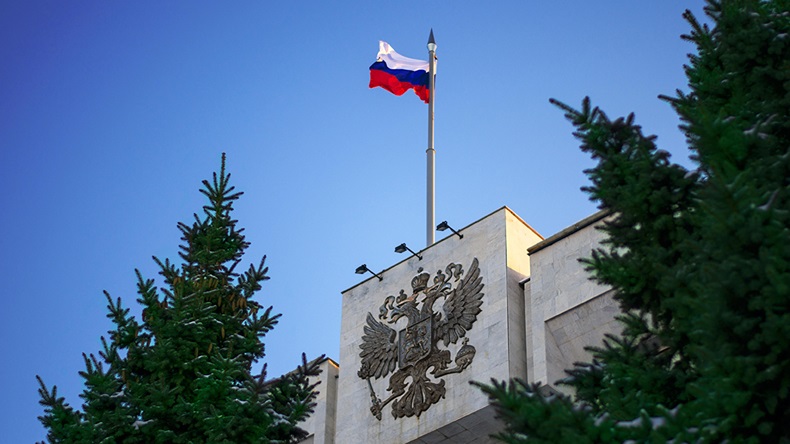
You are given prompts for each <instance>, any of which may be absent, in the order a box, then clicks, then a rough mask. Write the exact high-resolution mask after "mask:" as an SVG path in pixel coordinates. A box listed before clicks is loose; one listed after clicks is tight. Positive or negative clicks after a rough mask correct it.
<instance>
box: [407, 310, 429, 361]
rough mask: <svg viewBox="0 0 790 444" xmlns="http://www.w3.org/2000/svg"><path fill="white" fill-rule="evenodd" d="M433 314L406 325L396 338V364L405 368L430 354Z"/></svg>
mask: <svg viewBox="0 0 790 444" xmlns="http://www.w3.org/2000/svg"><path fill="white" fill-rule="evenodd" d="M432 321H433V316H430V315H429V316H427V317H425V318H424V319H423V320H421V321H419V322H415V323H414V324H412V325H408V326H406V328H404V329H403V330H401V331H400V335H399V338H398V366H399V367H400V368H405V367H406V366H408V365H412V364H415V363H416V362H418V361H419V360H421V359H423V358H425V357H427V356H428V355H430V354H431V339H432V338H433V331H432V326H433V322H432Z"/></svg>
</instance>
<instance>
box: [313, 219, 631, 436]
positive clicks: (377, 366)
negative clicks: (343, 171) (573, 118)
mask: <svg viewBox="0 0 790 444" xmlns="http://www.w3.org/2000/svg"><path fill="white" fill-rule="evenodd" d="M605 216H606V215H605V214H604V213H597V214H594V215H592V216H590V217H588V218H586V219H584V220H582V221H580V222H578V223H576V224H574V225H573V226H571V227H568V228H567V229H565V230H562V231H561V232H559V233H557V234H555V235H553V236H551V237H549V238H547V239H544V238H543V237H542V236H541V235H540V234H538V233H537V232H536V231H535V230H534V229H532V228H531V227H530V226H529V225H528V224H527V223H526V222H524V221H523V220H522V219H521V218H520V217H518V216H517V215H516V214H515V213H514V212H513V211H512V210H510V209H509V208H507V207H503V208H500V209H499V210H497V211H494V212H493V213H491V214H489V215H487V216H485V217H483V218H481V219H479V220H478V221H476V222H474V223H472V224H470V225H468V226H466V227H464V228H462V229H461V230H459V231H458V234H453V235H451V236H448V237H446V238H444V239H442V240H440V241H438V242H436V243H435V244H433V245H431V246H429V247H427V248H426V249H424V250H422V251H420V252H417V255H413V256H412V257H410V258H408V259H405V260H403V261H401V262H399V263H397V264H395V265H393V266H392V267H390V268H388V269H386V270H384V271H382V272H381V273H379V276H374V277H371V278H369V279H366V280H365V281H363V282H360V283H359V284H357V285H355V286H354V287H351V288H349V289H347V290H345V291H343V292H342V294H343V303H342V320H341V329H340V356H339V363H338V362H335V361H333V360H331V359H326V360H324V361H323V362H322V363H321V366H322V369H323V372H322V373H321V376H320V378H319V379H320V380H319V381H318V382H319V387H318V390H319V391H320V394H319V399H318V405H317V407H316V411H315V413H314V414H313V415H312V417H311V418H310V419H309V420H308V421H307V422H305V423H304V424H303V428H304V429H305V430H307V431H308V432H309V433H310V436H309V437H308V438H307V439H306V440H305V441H304V442H305V443H316V444H318V443H338V444H348V443H350V444H354V443H370V442H375V443H426V444H427V443H487V442H493V441H492V440H491V438H489V435H490V434H492V433H494V432H496V431H497V430H499V429H500V428H501V424H499V423H498V421H497V420H496V419H495V415H494V412H493V408H492V407H490V406H489V404H488V399H487V397H486V396H485V395H484V394H483V392H482V391H480V390H479V389H478V388H476V387H474V386H472V385H470V382H471V381H481V382H488V381H490V380H491V378H494V379H497V380H507V379H511V378H521V379H524V380H527V381H528V382H540V383H542V384H546V385H547V386H548V387H549V388H550V389H554V390H560V391H562V390H567V389H565V388H563V387H562V386H559V387H556V386H555V385H554V382H555V381H557V380H558V379H561V378H562V377H564V376H565V374H564V371H563V370H564V369H566V368H569V367H571V366H572V365H573V363H574V362H576V361H584V360H589V354H588V352H586V351H585V350H584V347H586V346H588V345H598V344H600V342H601V339H602V338H603V335H604V334H605V333H607V332H614V331H617V329H618V325H617V321H615V319H614V318H615V316H616V315H617V314H618V312H619V311H618V308H617V304H616V303H615V302H614V301H613V299H612V294H611V291H610V290H609V289H607V288H605V287H601V286H599V285H597V284H595V283H594V282H592V281H590V280H589V279H588V273H587V272H586V271H585V270H584V266H583V264H581V263H579V261H578V259H579V258H582V257H588V256H590V254H591V251H592V249H594V248H596V247H597V246H598V245H599V244H600V241H601V236H602V234H601V232H600V231H598V230H596V229H595V227H596V225H598V224H600V223H601V222H602V221H603V220H604V218H605Z"/></svg>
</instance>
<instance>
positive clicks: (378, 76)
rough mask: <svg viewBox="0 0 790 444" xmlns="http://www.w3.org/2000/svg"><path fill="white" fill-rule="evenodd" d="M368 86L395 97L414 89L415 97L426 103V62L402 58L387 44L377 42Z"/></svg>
mask: <svg viewBox="0 0 790 444" xmlns="http://www.w3.org/2000/svg"><path fill="white" fill-rule="evenodd" d="M368 86H369V87H371V88H375V87H377V86H380V87H382V88H384V89H386V90H387V91H389V92H391V93H392V94H395V95H396V96H402V95H403V93H405V92H406V91H408V90H410V89H414V92H415V93H416V94H417V96H419V97H420V99H422V101H423V102H425V103H428V96H429V95H430V91H429V89H428V62H426V61H423V60H416V59H410V58H408V57H403V56H402V55H400V54H398V53H397V52H395V50H394V49H392V46H390V45H389V44H388V43H387V42H383V41H379V53H378V56H377V57H376V63H374V64H372V65H370V84H369V85H368Z"/></svg>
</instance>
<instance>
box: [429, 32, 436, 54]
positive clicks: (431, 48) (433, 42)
mask: <svg viewBox="0 0 790 444" xmlns="http://www.w3.org/2000/svg"><path fill="white" fill-rule="evenodd" d="M428 51H436V40H434V38H433V28H431V35H430V36H429V37H428Z"/></svg>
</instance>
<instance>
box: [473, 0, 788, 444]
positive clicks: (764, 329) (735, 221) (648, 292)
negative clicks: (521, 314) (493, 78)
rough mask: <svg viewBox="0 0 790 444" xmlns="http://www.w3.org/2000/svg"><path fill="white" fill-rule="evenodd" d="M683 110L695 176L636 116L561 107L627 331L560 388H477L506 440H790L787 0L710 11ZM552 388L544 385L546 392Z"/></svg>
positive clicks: (596, 262)
mask: <svg viewBox="0 0 790 444" xmlns="http://www.w3.org/2000/svg"><path fill="white" fill-rule="evenodd" d="M705 13H706V14H707V16H708V17H709V18H710V20H711V22H712V26H711V27H708V26H705V25H702V24H700V23H699V22H698V21H697V20H696V19H695V18H694V16H693V15H692V14H691V13H690V12H688V11H687V12H686V13H685V18H686V19H687V20H688V22H689V24H690V25H691V32H690V33H689V34H688V35H685V36H683V38H684V39H687V40H689V41H691V42H693V43H694V44H695V45H696V47H697V53H696V54H695V55H690V63H689V65H688V66H686V74H687V77H688V81H689V84H688V86H689V92H687V93H684V92H681V91H677V94H676V95H675V96H673V97H662V98H663V99H664V100H667V101H668V102H669V103H670V104H671V106H672V107H673V108H674V109H675V110H676V111H677V113H678V114H679V116H680V118H681V120H682V125H681V130H682V131H683V132H684V133H685V135H686V137H687V142H688V145H689V149H690V151H691V155H692V160H693V162H695V164H696V169H695V170H692V171H688V170H686V169H685V168H683V167H682V166H680V165H677V164H674V163H672V162H670V160H669V155H668V153H667V152H665V151H663V150H660V149H658V147H657V146H656V140H655V137H653V136H646V135H644V134H643V133H642V130H641V128H640V127H639V126H638V125H636V124H635V123H634V117H633V115H631V116H628V117H627V118H619V119H610V118H608V117H607V116H606V114H604V113H603V112H602V111H601V110H600V109H598V108H595V107H592V106H591V105H590V102H589V100H588V99H585V100H584V102H583V104H582V107H581V109H579V110H576V109H573V108H571V107H569V106H567V105H564V104H562V103H559V102H556V101H555V102H554V103H556V104H557V105H558V106H559V107H560V108H562V109H563V110H564V111H565V113H566V116H567V117H568V119H569V120H570V121H571V122H572V123H573V125H574V126H575V128H576V133H575V134H576V135H577V137H578V138H579V139H580V140H581V143H582V145H581V148H582V150H583V151H585V152H588V153H590V154H591V155H592V157H593V159H595V160H596V161H597V165H596V166H595V167H594V168H592V169H590V170H588V171H587V173H588V175H589V177H590V179H591V182H592V184H591V185H590V186H589V187H588V188H586V190H587V191H588V192H589V193H590V194H591V198H592V199H594V200H595V201H597V202H598V203H599V204H600V208H602V209H605V210H608V211H610V212H611V219H610V220H609V221H608V222H606V223H605V225H604V226H603V228H602V229H603V231H604V232H605V234H606V238H607V240H606V241H605V243H604V246H603V247H602V248H600V249H598V250H596V251H594V252H593V255H592V257H591V258H588V259H586V260H585V261H584V262H585V263H586V264H587V265H588V269H589V271H590V272H591V274H592V276H593V278H594V279H595V280H596V281H598V282H600V283H602V284H605V285H608V286H611V287H612V288H613V289H614V290H615V294H616V296H615V297H616V299H617V301H618V302H619V304H620V307H621V309H622V310H623V312H624V315H623V316H622V317H621V319H622V321H623V323H624V331H623V333H622V334H620V335H610V336H608V337H607V340H606V341H605V342H604V344H603V345H602V346H600V347H594V348H591V351H592V352H593V357H594V360H593V362H591V363H578V364H576V365H575V367H574V368H573V369H570V370H569V371H568V374H569V376H568V378H566V379H565V380H563V381H560V383H563V384H567V385H569V386H570V387H572V388H573V389H574V391H575V393H576V396H575V398H574V399H571V398H568V397H565V396H562V395H550V396H542V395H541V393H544V392H545V391H544V390H539V385H538V384H527V383H526V382H524V381H520V380H513V381H509V382H502V381H492V383H491V384H490V385H481V384H478V385H480V386H481V387H482V389H483V390H484V391H485V392H486V393H487V394H488V395H489V396H490V398H491V402H492V404H493V405H494V406H495V407H496V409H497V411H498V412H499V415H500V417H501V418H502V419H503V420H504V422H505V425H506V429H505V431H504V432H502V433H501V434H500V435H499V436H498V437H499V438H500V439H501V440H503V441H505V442H519V443H520V442H537V443H584V442H624V441H629V440H633V441H632V442H725V441H726V442H755V443H756V442H765V443H777V442H790V345H788V344H790V343H788V338H790V311H789V310H788V309H790V1H787V0H771V1H759V0H722V1H718V0H709V1H708V2H707V4H706V7H705ZM541 382H544V383H545V382H549V383H552V382H553V381H541Z"/></svg>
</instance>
